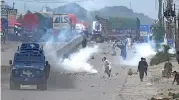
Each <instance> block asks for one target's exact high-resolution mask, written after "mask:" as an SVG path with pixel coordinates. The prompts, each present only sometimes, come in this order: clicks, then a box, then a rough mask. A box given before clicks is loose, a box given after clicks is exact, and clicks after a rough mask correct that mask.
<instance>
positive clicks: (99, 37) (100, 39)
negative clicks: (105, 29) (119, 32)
mask: <svg viewBox="0 0 179 100" xmlns="http://www.w3.org/2000/svg"><path fill="white" fill-rule="evenodd" d="M95 41H96V43H103V42H104V41H103V38H102V36H101V35H97V36H96V37H95Z"/></svg>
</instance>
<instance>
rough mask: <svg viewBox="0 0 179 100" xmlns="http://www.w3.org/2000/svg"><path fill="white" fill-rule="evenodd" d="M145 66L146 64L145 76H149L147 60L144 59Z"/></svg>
mask: <svg viewBox="0 0 179 100" xmlns="http://www.w3.org/2000/svg"><path fill="white" fill-rule="evenodd" d="M144 64H145V76H147V69H148V63H147V61H146V59H145V58H144Z"/></svg>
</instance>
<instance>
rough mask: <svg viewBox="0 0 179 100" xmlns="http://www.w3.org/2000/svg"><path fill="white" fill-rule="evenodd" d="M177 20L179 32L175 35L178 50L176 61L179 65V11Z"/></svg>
mask: <svg viewBox="0 0 179 100" xmlns="http://www.w3.org/2000/svg"><path fill="white" fill-rule="evenodd" d="M177 19H178V20H177V22H178V24H177V26H178V27H177V28H178V31H177V32H176V34H175V48H176V60H177V61H178V64H179V11H178V16H177Z"/></svg>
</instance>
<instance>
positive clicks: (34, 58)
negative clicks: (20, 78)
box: [14, 54, 44, 62]
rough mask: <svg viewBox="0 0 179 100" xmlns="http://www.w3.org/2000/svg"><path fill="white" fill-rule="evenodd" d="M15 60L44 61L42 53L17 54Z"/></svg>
mask: <svg viewBox="0 0 179 100" xmlns="http://www.w3.org/2000/svg"><path fill="white" fill-rule="evenodd" d="M14 60H15V61H16V62H43V60H44V57H43V55H42V54H16V55H15V58H14Z"/></svg>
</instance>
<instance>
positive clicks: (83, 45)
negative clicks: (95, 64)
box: [82, 37, 87, 48]
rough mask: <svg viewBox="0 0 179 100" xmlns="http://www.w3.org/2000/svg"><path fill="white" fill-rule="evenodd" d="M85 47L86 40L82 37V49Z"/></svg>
mask: <svg viewBox="0 0 179 100" xmlns="http://www.w3.org/2000/svg"><path fill="white" fill-rule="evenodd" d="M86 46H87V39H86V37H84V38H83V41H82V48H85V47H86Z"/></svg>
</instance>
